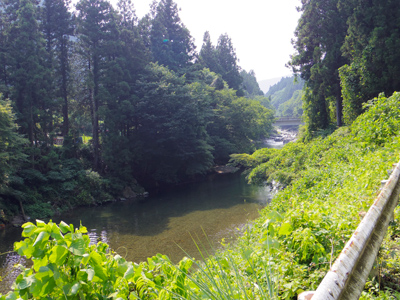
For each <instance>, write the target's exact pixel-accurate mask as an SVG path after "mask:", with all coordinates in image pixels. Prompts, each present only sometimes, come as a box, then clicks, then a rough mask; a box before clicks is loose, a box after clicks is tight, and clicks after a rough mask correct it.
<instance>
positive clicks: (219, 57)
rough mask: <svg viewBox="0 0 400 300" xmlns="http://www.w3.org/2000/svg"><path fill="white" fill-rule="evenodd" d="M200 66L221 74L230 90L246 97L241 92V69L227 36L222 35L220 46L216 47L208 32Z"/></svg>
mask: <svg viewBox="0 0 400 300" xmlns="http://www.w3.org/2000/svg"><path fill="white" fill-rule="evenodd" d="M199 62H200V64H201V65H202V66H203V67H205V68H208V69H210V71H212V72H215V73H217V74H220V75H221V76H222V79H223V80H224V81H226V82H227V83H228V85H229V87H230V88H232V89H234V90H236V91H237V93H238V95H244V93H243V91H242V90H241V84H242V81H243V78H242V77H241V76H240V67H239V66H238V65H237V62H238V59H237V56H236V52H235V49H234V48H233V44H232V40H231V39H230V37H229V36H228V35H227V34H222V35H220V37H219V39H218V44H217V46H216V47H214V46H213V45H212V43H211V39H210V34H209V33H208V32H206V33H205V34H204V38H203V46H202V48H201V50H200V55H199Z"/></svg>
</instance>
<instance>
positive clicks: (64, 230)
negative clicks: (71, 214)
mask: <svg viewBox="0 0 400 300" xmlns="http://www.w3.org/2000/svg"><path fill="white" fill-rule="evenodd" d="M60 229H61V231H62V233H67V232H68V231H70V230H71V229H70V228H69V225H68V224H67V223H65V222H64V221H61V222H60Z"/></svg>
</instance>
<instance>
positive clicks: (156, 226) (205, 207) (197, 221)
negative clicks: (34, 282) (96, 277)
mask: <svg viewBox="0 0 400 300" xmlns="http://www.w3.org/2000/svg"><path fill="white" fill-rule="evenodd" d="M270 198H271V196H270V193H269V188H268V187H257V186H251V185H248V184H247V183H246V180H245V178H244V177H243V176H241V175H240V174H239V173H235V174H222V175H221V174H213V175H210V176H208V177H207V178H206V180H204V181H202V182H197V183H191V184H186V185H182V186H178V187H176V188H175V189H174V190H172V191H168V192H164V193H162V194H159V195H154V196H150V197H148V198H146V199H145V201H142V202H138V201H134V200H128V201H123V202H114V203H109V204H106V205H102V206H97V207H83V208H77V209H74V210H73V211H71V212H69V213H66V214H63V215H62V216H60V217H56V218H53V221H55V222H57V223H58V222H59V221H60V220H61V219H62V220H63V221H65V222H67V223H72V224H74V226H79V224H80V222H82V224H83V225H84V226H86V227H87V229H88V231H89V235H90V238H91V240H92V242H93V243H96V242H97V241H99V240H101V241H104V242H107V243H108V244H109V245H110V247H111V248H112V249H114V250H115V251H117V252H118V253H119V254H120V255H122V256H124V257H125V258H126V259H127V260H130V261H135V262H141V261H145V260H146V258H147V257H149V256H153V255H155V254H157V253H162V254H166V255H167V256H168V257H169V258H170V259H171V260H172V261H173V262H178V261H179V260H180V259H182V257H183V256H184V255H185V253H184V252H183V250H182V249H184V250H185V251H186V252H187V253H188V254H190V255H191V256H193V257H196V258H199V257H200V255H199V253H198V252H197V250H196V246H195V243H194V241H193V238H194V239H196V240H197V241H200V243H202V244H203V245H206V246H207V247H208V249H210V247H211V246H208V245H209V242H211V244H212V245H213V246H212V247H213V248H214V249H217V248H218V245H219V243H218V242H219V241H220V240H221V239H222V238H225V239H228V240H229V239H231V238H234V236H235V235H237V233H238V230H237V228H240V227H242V226H244V225H245V224H247V222H248V221H249V220H253V219H255V218H257V216H258V211H259V210H260V209H261V208H262V207H263V206H265V205H266V204H267V203H268V202H269V201H270ZM20 239H21V229H20V228H12V227H8V228H6V229H2V230H0V253H4V252H6V251H11V250H12V248H13V243H14V242H15V241H17V240H20ZM19 259H20V257H19V256H18V255H16V254H15V253H9V254H7V255H3V256H0V276H3V277H5V278H3V279H4V281H3V282H0V292H4V291H5V290H6V289H7V287H8V286H9V285H10V282H12V281H13V280H14V278H15V273H14V275H13V274H9V275H6V274H7V273H9V272H10V270H12V266H13V265H14V264H15V263H16V262H18V261H19ZM22 263H24V261H22Z"/></svg>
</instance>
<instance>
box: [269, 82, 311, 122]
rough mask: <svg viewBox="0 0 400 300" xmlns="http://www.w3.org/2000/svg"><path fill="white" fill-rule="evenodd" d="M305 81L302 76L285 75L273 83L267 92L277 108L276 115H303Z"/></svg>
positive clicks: (272, 103) (270, 100)
mask: <svg viewBox="0 0 400 300" xmlns="http://www.w3.org/2000/svg"><path fill="white" fill-rule="evenodd" d="M303 87H304V81H303V80H302V79H301V78H295V77H294V76H292V77H283V78H282V79H281V80H280V81H279V82H278V83H276V84H274V85H272V86H271V87H270V88H269V90H268V92H267V93H266V94H265V96H267V97H268V98H269V99H268V100H269V102H270V103H271V105H272V106H273V107H274V108H275V110H276V113H275V115H276V116H282V117H301V116H302V115H303V108H302V103H303V102H302V98H301V97H302V95H303Z"/></svg>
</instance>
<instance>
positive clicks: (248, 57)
mask: <svg viewBox="0 0 400 300" xmlns="http://www.w3.org/2000/svg"><path fill="white" fill-rule="evenodd" d="M116 2H117V0H111V3H113V4H114V3H116ZM132 2H133V4H134V7H135V10H136V14H137V16H138V17H139V18H141V17H143V16H144V15H145V14H146V13H148V12H149V10H150V9H149V6H150V3H151V2H152V0H132ZM175 3H177V5H178V7H179V8H180V9H181V11H180V13H179V16H180V18H181V20H182V22H183V23H184V24H185V26H186V27H187V28H188V29H189V31H190V33H191V35H192V36H193V37H194V39H195V43H196V46H197V52H199V51H200V49H201V45H202V42H203V35H204V32H205V31H209V32H210V35H211V39H212V41H213V44H214V45H216V43H217V40H218V37H219V36H220V35H221V34H224V33H227V34H228V36H229V37H230V38H231V39H232V42H233V45H234V47H235V49H236V54H237V57H238V58H239V60H240V61H239V65H240V66H241V67H242V68H243V69H245V70H246V71H250V70H254V71H255V73H256V76H257V80H258V81H261V80H264V79H270V78H275V77H281V76H285V75H290V74H291V71H290V70H289V69H288V68H285V64H286V63H287V62H288V61H289V59H290V57H289V55H290V54H293V52H294V50H293V46H292V45H291V43H290V41H291V39H292V38H293V37H294V34H293V33H294V31H295V29H296V25H297V21H298V19H299V17H300V14H299V13H298V12H297V11H296V6H299V5H300V4H301V3H300V0H175Z"/></svg>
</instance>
